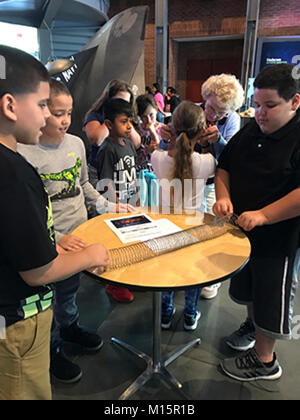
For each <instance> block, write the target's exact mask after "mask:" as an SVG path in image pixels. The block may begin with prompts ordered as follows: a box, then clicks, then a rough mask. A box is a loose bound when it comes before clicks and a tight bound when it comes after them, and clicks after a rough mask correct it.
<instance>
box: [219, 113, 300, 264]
mask: <svg viewBox="0 0 300 420" xmlns="http://www.w3.org/2000/svg"><path fill="white" fill-rule="evenodd" d="M218 167H219V168H221V169H224V170H226V171H227V172H228V173H229V176H230V196H231V201H232V203H233V207H234V212H235V213H237V214H241V213H242V212H245V211H253V210H259V209H261V208H263V207H265V206H267V205H269V204H271V203H273V202H274V201H277V200H279V199H280V198H282V197H284V196H285V195H287V194H288V193H290V192H291V191H293V190H294V189H297V188H299V187H300V111H299V112H298V113H297V115H296V116H295V117H294V118H293V119H292V120H291V121H290V122H288V123H287V124H286V125H285V126H284V127H282V128H281V129H279V130H277V131H276V132H274V133H272V134H269V135H268V134H264V133H262V131H261V130H260V128H259V126H258V124H257V123H256V121H255V120H254V121H251V122H250V123H248V124H247V125H246V126H245V127H243V129H242V130H240V131H239V132H238V133H237V134H236V135H235V136H234V137H233V138H232V139H231V140H230V141H229V143H228V144H227V146H226V147H225V149H224V151H223V152H222V154H221V156H220V158H219V163H218ZM299 233H300V217H295V218H293V219H289V220H285V221H282V222H279V223H274V224H271V225H265V226H260V227H256V228H254V229H253V230H252V231H250V232H247V235H248V236H249V238H250V239H251V244H252V253H255V254H256V255H258V256H270V255H272V256H280V255H288V254H293V253H294V252H295V249H296V248H297V246H299V245H300V243H299Z"/></svg>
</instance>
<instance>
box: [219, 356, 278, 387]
mask: <svg viewBox="0 0 300 420" xmlns="http://www.w3.org/2000/svg"><path fill="white" fill-rule="evenodd" d="M220 366H221V368H222V370H223V371H224V373H226V375H228V376H230V377H231V378H234V379H237V380H238V381H244V382H250V381H256V380H258V379H266V380H269V381H273V380H275V379H279V378H280V377H281V375H282V369H281V367H280V365H279V363H278V361H277V358H276V354H275V353H274V358H273V362H271V363H263V362H262V361H261V360H260V359H259V358H258V355H257V353H256V351H255V350H254V349H251V350H249V351H247V352H245V353H244V354H243V355H242V356H240V357H236V358H231V359H225V360H223V361H222V362H221V363H220Z"/></svg>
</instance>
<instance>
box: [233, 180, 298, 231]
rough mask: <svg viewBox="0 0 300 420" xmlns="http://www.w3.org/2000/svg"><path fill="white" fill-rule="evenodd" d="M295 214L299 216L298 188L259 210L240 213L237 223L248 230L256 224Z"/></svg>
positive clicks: (271, 221)
mask: <svg viewBox="0 0 300 420" xmlns="http://www.w3.org/2000/svg"><path fill="white" fill-rule="evenodd" d="M297 216H300V188H297V189H295V190H293V191H291V192H290V193H289V194H287V195H285V196H284V197H282V198H281V199H280V200H277V201H274V203H272V204H269V205H268V206H266V207H263V208H262V209H260V210H256V211H246V212H244V213H242V214H241V215H240V216H239V218H238V219H237V223H238V225H239V226H241V227H242V228H243V229H244V230H246V231H249V230H252V229H253V228H254V227H256V226H262V225H271V224H273V223H278V222H282V221H284V220H287V219H292V218H294V217H297Z"/></svg>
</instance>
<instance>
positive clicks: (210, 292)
mask: <svg viewBox="0 0 300 420" xmlns="http://www.w3.org/2000/svg"><path fill="white" fill-rule="evenodd" d="M220 287H221V283H216V284H213V285H212V286H207V287H203V289H202V290H201V294H200V296H201V297H202V298H203V299H213V298H215V297H216V296H217V294H218V290H219V288H220Z"/></svg>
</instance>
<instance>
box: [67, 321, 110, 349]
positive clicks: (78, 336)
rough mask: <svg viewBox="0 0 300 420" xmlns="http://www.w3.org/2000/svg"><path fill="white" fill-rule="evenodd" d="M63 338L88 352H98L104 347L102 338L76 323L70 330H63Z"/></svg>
mask: <svg viewBox="0 0 300 420" xmlns="http://www.w3.org/2000/svg"><path fill="white" fill-rule="evenodd" d="M60 335H61V338H62V339H63V340H65V341H68V342H70V343H74V344H79V345H80V346H82V347H84V348H85V349H86V350H88V351H98V350H100V349H101V347H102V346H103V340H102V338H101V337H100V336H99V335H98V334H96V333H93V332H90V331H88V330H87V329H86V328H84V327H81V326H80V325H78V324H77V322H74V324H72V325H70V327H68V328H61V331H60Z"/></svg>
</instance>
